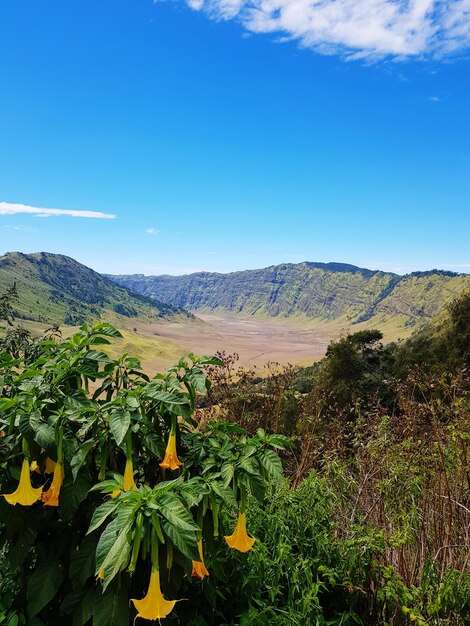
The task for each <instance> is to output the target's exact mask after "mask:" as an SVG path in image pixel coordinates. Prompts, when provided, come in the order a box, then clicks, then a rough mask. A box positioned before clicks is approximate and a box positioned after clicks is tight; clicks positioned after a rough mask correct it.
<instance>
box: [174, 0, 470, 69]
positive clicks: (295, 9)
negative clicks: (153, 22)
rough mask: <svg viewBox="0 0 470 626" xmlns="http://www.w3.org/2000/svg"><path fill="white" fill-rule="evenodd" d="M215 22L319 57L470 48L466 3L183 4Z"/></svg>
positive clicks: (265, 0)
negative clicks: (228, 22)
mask: <svg viewBox="0 0 470 626" xmlns="http://www.w3.org/2000/svg"><path fill="white" fill-rule="evenodd" d="M186 3H187V4H188V6H189V7H191V9H193V10H195V11H204V12H205V13H206V14H207V15H208V16H209V17H210V18H212V19H215V20H230V19H236V20H238V21H240V22H241V23H242V24H243V25H244V27H245V28H246V29H247V31H250V32H252V33H272V34H275V35H276V36H277V40H278V41H279V37H280V38H281V40H284V41H285V40H289V39H294V40H297V41H299V42H300V44H301V45H302V46H304V47H308V48H313V49H315V50H316V51H317V52H319V53H321V54H338V53H340V54H342V55H344V56H345V57H348V58H368V59H374V58H376V59H378V58H383V57H386V56H391V57H393V58H395V59H403V58H407V57H423V56H432V57H443V56H447V55H449V54H454V53H456V52H459V51H463V50H465V49H466V48H469V47H470V0H186Z"/></svg>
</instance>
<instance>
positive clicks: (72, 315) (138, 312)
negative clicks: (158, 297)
mask: <svg viewBox="0 0 470 626" xmlns="http://www.w3.org/2000/svg"><path fill="white" fill-rule="evenodd" d="M12 285H16V290H17V292H18V296H19V297H18V300H17V301H16V302H14V303H13V304H12V306H13V311H12V313H13V314H14V316H15V317H19V318H21V319H24V320H35V321H38V322H43V323H46V324H67V325H70V326H78V325H80V324H83V323H84V322H85V321H89V320H93V319H99V318H101V317H103V316H104V317H106V315H109V314H113V313H115V314H118V315H122V316H124V317H145V318H148V319H155V318H169V319H174V318H177V317H180V318H184V319H187V318H188V317H190V314H188V313H186V311H183V310H181V309H180V308H178V307H175V306H172V305H169V304H163V303H161V302H157V301H155V300H150V299H149V298H146V297H144V296H142V295H139V294H137V293H132V292H131V291H129V290H128V289H126V288H124V287H119V286H117V285H116V284H115V283H113V282H111V281H110V280H108V279H107V278H105V277H103V276H101V275H100V274H98V273H96V272H94V271H93V270H91V269H89V268H87V267H85V266H84V265H81V264H80V263H78V262H77V261H74V260H73V259H70V258H69V257H66V256H63V255H60V254H48V253H45V252H41V253H37V254H21V253H19V252H12V253H9V254H6V255H4V256H2V257H0V293H2V292H4V291H6V290H7V289H8V288H10V287H11V286H12Z"/></svg>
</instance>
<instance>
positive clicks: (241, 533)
mask: <svg viewBox="0 0 470 626" xmlns="http://www.w3.org/2000/svg"><path fill="white" fill-rule="evenodd" d="M225 541H226V542H227V545H228V546H229V547H230V548H233V549H234V550H238V551H239V552H248V550H251V548H252V547H253V544H254V543H255V541H256V539H254V538H253V537H249V536H248V533H247V532H246V513H245V512H243V513H240V515H239V516H238V520H237V525H236V526H235V530H234V531H233V535H230V536H229V537H225Z"/></svg>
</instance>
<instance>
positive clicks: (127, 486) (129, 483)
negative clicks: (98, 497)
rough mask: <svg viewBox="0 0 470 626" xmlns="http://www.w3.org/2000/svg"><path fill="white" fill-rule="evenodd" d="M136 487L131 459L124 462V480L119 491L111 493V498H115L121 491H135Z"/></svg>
mask: <svg viewBox="0 0 470 626" xmlns="http://www.w3.org/2000/svg"><path fill="white" fill-rule="evenodd" d="M136 490H137V485H136V484H135V481H134V465H133V463H132V459H127V460H126V467H125V468H124V480H123V483H122V487H121V489H115V490H114V491H113V492H111V498H116V497H117V496H118V495H119V494H120V493H121V491H136Z"/></svg>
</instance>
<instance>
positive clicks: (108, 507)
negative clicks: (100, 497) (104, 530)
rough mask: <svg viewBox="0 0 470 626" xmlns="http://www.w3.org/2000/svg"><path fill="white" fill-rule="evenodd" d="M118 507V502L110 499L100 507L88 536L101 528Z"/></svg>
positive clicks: (95, 513) (91, 523) (94, 514)
mask: <svg viewBox="0 0 470 626" xmlns="http://www.w3.org/2000/svg"><path fill="white" fill-rule="evenodd" d="M117 505H118V502H117V501H116V500H115V499H110V500H106V502H104V503H103V504H102V505H101V506H99V507H98V508H97V509H96V510H95V512H94V513H93V517H92V518H91V522H90V527H89V529H88V532H87V534H90V533H91V532H93V531H94V530H96V528H98V527H99V526H101V524H102V523H103V522H104V520H105V519H106V518H107V517H108V516H109V515H111V513H112V512H113V511H114V510H115V509H116V507H117Z"/></svg>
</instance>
